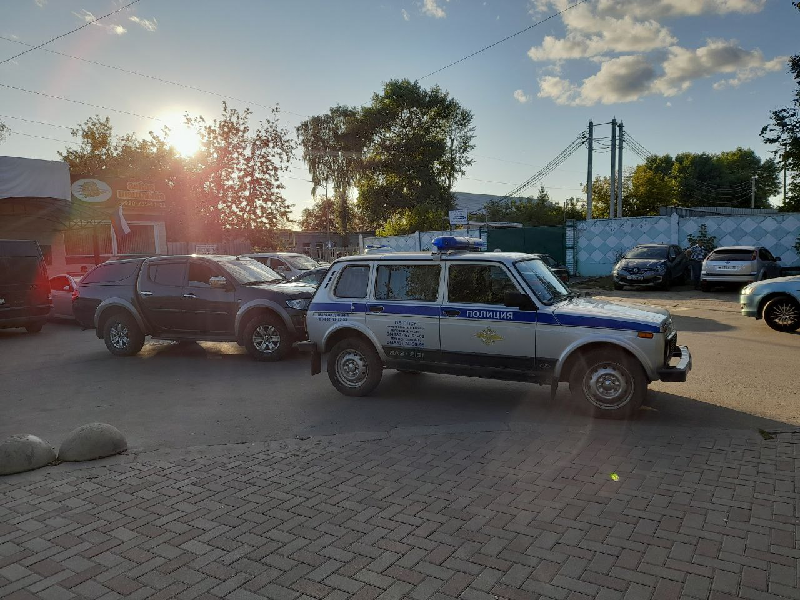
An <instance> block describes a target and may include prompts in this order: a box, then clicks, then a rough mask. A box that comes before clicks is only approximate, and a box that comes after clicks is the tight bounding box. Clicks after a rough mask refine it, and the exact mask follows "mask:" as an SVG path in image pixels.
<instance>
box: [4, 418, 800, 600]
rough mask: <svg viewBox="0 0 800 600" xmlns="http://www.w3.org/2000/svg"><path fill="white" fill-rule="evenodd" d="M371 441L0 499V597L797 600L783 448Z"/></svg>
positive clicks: (535, 433) (132, 465)
mask: <svg viewBox="0 0 800 600" xmlns="http://www.w3.org/2000/svg"><path fill="white" fill-rule="evenodd" d="M369 437H370V436H363V437H362V438H361V439H354V438H352V437H339V438H337V437H333V438H329V439H320V440H307V441H304V442H300V441H296V442H295V441H291V442H285V443H270V444H250V445H241V446H223V447H211V448H194V449H189V450H185V451H170V452H164V453H158V452H156V453H146V454H139V455H130V456H127V457H121V458H119V459H117V460H116V461H111V462H108V461H101V462H98V463H87V464H84V465H82V466H81V467H80V468H64V465H61V466H59V467H53V468H48V469H45V470H41V471H37V472H31V473H25V474H20V475H15V476H11V477H5V478H2V479H0V598H44V599H50V598H87V599H94V598H119V597H122V598H211V599H214V598H232V599H234V598H242V599H257V598H268V599H274V600H278V599H284V598H285V599H302V600H307V599H319V600H335V599H337V598H360V599H376V598H377V599H386V598H414V599H420V600H423V599H428V598H430V599H434V598H436V599H447V598H464V599H469V598H476V599H478V598H486V599H496V598H507V599H517V598H520V599H536V598H549V599H557V600H566V599H572V598H574V599H578V598H596V599H606V598H608V599H610V598H632V599H635V600H656V599H659V600H660V599H665V600H666V599H672V598H693V599H701V600H708V599H714V598H798V597H800V593H799V592H798V589H799V585H800V579H798V563H799V562H800V546H798V531H800V522H799V521H798V514H797V512H798V508H799V507H800V503H799V502H798V489H797V486H798V475H797V474H798V473H800V470H798V469H799V468H800V451H799V450H798V448H800V444H798V443H797V442H798V441H800V440H798V439H797V436H796V435H792V434H786V435H778V436H776V437H775V438H774V439H770V440H764V439H762V438H761V437H760V436H758V435H757V434H756V433H755V432H749V431H723V430H713V429H700V428H662V427H649V428H643V427H639V428H637V429H635V430H634V429H633V428H629V427H626V426H625V425H624V424H613V425H606V424H600V423H598V424H597V426H592V427H591V428H585V429H574V428H573V429H570V428H564V427H561V428H550V429H547V428H544V427H542V428H516V429H515V428H511V430H508V431H490V432H469V433H458V432H449V433H443V434H439V433H435V432H433V433H431V434H427V435H426V434H425V432H419V431H415V432H411V433H410V434H408V435H403V434H402V432H394V433H393V434H392V435H387V436H372V437H373V438H374V439H369ZM611 474H616V475H617V477H615V478H612V477H611Z"/></svg>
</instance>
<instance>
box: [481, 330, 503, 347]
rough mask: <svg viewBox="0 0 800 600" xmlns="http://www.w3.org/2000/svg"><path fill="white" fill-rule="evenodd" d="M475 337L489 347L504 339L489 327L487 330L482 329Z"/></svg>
mask: <svg viewBox="0 0 800 600" xmlns="http://www.w3.org/2000/svg"><path fill="white" fill-rule="evenodd" d="M475 337H476V338H478V339H479V340H480V341H482V342H483V343H484V344H486V345H487V346H491V345H492V344H494V343H495V342H499V341H500V340H502V339H503V336H501V335H500V334H499V333H497V332H496V331H495V330H494V329H492V328H491V327H487V328H486V329H481V330H480V331H479V332H478V333H476V334H475Z"/></svg>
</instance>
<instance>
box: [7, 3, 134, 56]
mask: <svg viewBox="0 0 800 600" xmlns="http://www.w3.org/2000/svg"><path fill="white" fill-rule="evenodd" d="M137 2H140V0H133V1H132V2H129V3H128V4H126V5H125V6H122V7H120V8H118V9H117V10H114V11H112V12H110V13H108V14H107V15H103V16H102V17H97V18H96V19H92V20H91V21H87V22H86V23H84V24H83V25H81V26H80V27H76V28H75V29H73V30H71V31H68V32H66V33H62V34H61V35H57V36H56V37H54V38H50V39H49V40H47V41H46V42H42V43H41V44H39V45H38V46H33V47H32V48H28V49H27V50H23V51H22V52H20V53H19V54H15V55H14V56H12V57H10V58H6V59H5V60H0V65H2V64H4V63H7V62H10V61H12V60H14V59H15V58H19V57H20V56H22V55H23V54H27V53H28V52H33V51H34V50H38V49H39V48H41V47H42V46H47V44H51V43H53V42H55V41H56V40H59V39H61V38H63V37H66V36H68V35H70V34H73V33H75V32H76V31H80V30H81V29H83V28H84V27H88V26H89V25H94V24H95V23H97V22H98V21H102V20H103V19H105V18H107V17H110V16H111V15H115V14H117V13H118V12H120V11H123V10H125V9H126V8H128V7H130V6H133V5H134V4H136V3H137Z"/></svg>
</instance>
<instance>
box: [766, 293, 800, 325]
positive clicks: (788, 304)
mask: <svg viewBox="0 0 800 600" xmlns="http://www.w3.org/2000/svg"><path fill="white" fill-rule="evenodd" d="M764 321H765V322H766V324H767V325H769V326H770V327H771V328H772V329H774V330H775V331H784V332H790V331H797V330H798V329H800V304H798V303H797V301H796V300H795V299H794V298H792V297H791V296H777V297H776V298H772V299H771V300H770V301H769V302H767V304H766V306H765V307H764Z"/></svg>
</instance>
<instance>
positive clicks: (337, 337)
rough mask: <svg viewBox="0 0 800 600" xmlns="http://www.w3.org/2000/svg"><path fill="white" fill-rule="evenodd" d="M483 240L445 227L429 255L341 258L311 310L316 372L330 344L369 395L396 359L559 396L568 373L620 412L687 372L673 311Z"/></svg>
mask: <svg viewBox="0 0 800 600" xmlns="http://www.w3.org/2000/svg"><path fill="white" fill-rule="evenodd" d="M481 244H483V242H482V241H481V240H473V239H470V238H457V237H451V236H448V237H440V238H437V239H436V240H434V247H435V250H434V252H433V253H431V254H427V253H389V254H371V255H364V256H349V257H346V258H341V259H339V260H337V261H336V262H334V263H333V265H332V266H331V268H330V271H329V272H328V274H327V275H326V276H325V278H324V279H323V281H322V283H321V284H320V286H319V288H318V289H317V292H316V294H315V296H314V298H313V300H312V301H311V305H310V306H309V309H308V313H307V327H308V335H309V341H307V342H304V343H302V344H301V345H302V346H303V347H304V348H305V349H308V350H311V351H312V353H313V354H312V374H317V373H319V372H320V371H321V354H323V353H324V354H327V355H328V356H327V370H328V376H329V377H330V380H331V382H332V383H333V385H334V386H335V387H336V389H338V390H339V391H340V392H341V393H343V394H346V395H348V396H364V395H366V394H369V393H370V392H371V391H372V390H374V389H375V387H376V386H377V385H378V383H379V382H380V380H381V375H382V372H383V370H384V369H387V368H388V369H397V370H400V371H426V372H433V373H448V374H451V375H466V376H472V377H486V378H491V379H503V380H513V381H528V382H533V383H538V384H545V385H550V386H552V394H555V391H556V388H557V386H558V383H559V382H560V381H565V382H569V386H570V390H571V393H572V396H573V398H574V399H575V401H577V402H578V403H579V404H580V405H582V406H584V407H586V408H587V409H589V410H591V411H592V412H593V413H594V414H595V416H601V417H611V418H624V417H626V416H628V415H630V414H631V413H633V412H634V411H635V410H637V409H638V407H639V406H640V405H641V403H642V401H643V399H644V396H645V393H646V391H647V385H648V383H649V382H650V381H655V380H659V379H660V380H662V381H686V375H687V373H688V372H689V370H690V369H691V366H692V360H691V355H690V354H689V349H688V348H686V347H685V346H678V345H677V333H676V332H675V330H674V328H673V325H672V319H671V317H670V314H669V312H668V311H666V310H662V309H657V308H649V307H643V306H626V305H621V304H613V303H610V302H604V301H600V300H594V299H590V298H581V297H579V296H578V294H576V293H574V292H571V291H570V290H569V289H568V288H567V287H565V286H564V284H563V283H562V282H561V281H560V280H559V278H558V277H556V276H555V275H554V274H553V272H552V271H551V270H550V269H549V268H548V267H547V265H546V264H545V263H544V262H542V260H541V259H539V258H537V257H535V256H532V255H528V254H521V253H516V252H477V251H475V250H480V249H481ZM673 359H674V360H673ZM672 363H675V364H672Z"/></svg>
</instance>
